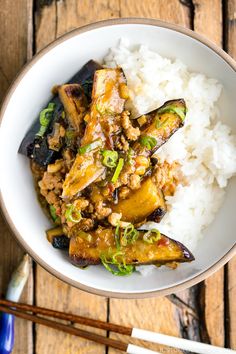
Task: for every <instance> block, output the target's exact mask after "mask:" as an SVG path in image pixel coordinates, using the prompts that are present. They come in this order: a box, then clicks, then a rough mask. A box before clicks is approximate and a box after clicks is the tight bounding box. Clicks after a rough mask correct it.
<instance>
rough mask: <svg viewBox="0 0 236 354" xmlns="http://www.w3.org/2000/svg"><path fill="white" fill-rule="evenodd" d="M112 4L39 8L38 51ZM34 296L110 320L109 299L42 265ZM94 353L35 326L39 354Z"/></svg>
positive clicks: (104, 14)
mask: <svg viewBox="0 0 236 354" xmlns="http://www.w3.org/2000/svg"><path fill="white" fill-rule="evenodd" d="M42 3H43V2H41V4H42ZM112 3H113V4H116V2H115V1H113V2H112V1H94V2H92V1H88V2H87V1H86V2H85V1H72V0H68V1H63V2H62V1H61V2H57V1H52V2H51V4H50V6H43V7H38V8H37V12H36V14H35V23H36V34H35V38H36V50H37V51H38V50H40V49H42V48H43V47H44V46H45V45H47V44H48V43H50V42H51V41H52V40H54V39H55V38H57V37H58V36H60V35H62V34H63V33H65V32H67V31H69V30H71V29H73V28H75V27H79V26H82V25H83V24H86V23H88V22H93V21H95V20H98V19H104V18H108V17H110V16H111V12H112V11H113V10H112V6H113V4H112ZM114 11H115V10H114ZM114 14H115V12H114ZM97 16H99V17H97ZM45 28H46V29H47V30H45ZM49 247H50V245H49ZM45 289H46V291H45ZM35 297H36V303H37V305H40V306H46V307H49V308H55V309H57V310H62V311H71V312H73V313H77V314H81V315H84V316H88V317H94V318H98V319H101V320H106V318H107V299H105V298H102V297H98V296H95V295H89V294H86V293H84V292H82V291H79V290H77V289H75V288H72V287H70V286H68V285H66V284H64V283H63V282H61V281H59V280H57V279H56V278H54V277H53V276H51V275H50V274H49V273H47V272H46V271H45V270H43V269H42V268H41V267H39V266H37V270H36V294H35ZM98 332H100V333H103V334H104V332H101V331H98ZM95 352H96V353H97V354H105V347H104V346H99V345H97V344H94V343H92V342H89V341H86V340H82V339H80V338H75V337H72V336H69V335H65V334H63V333H59V332H57V331H55V330H52V329H46V328H43V327H42V326H37V327H36V353H37V354H55V353H60V354H64V353H65V354H72V353H73V354H74V353H77V354H82V353H84V354H89V353H91V354H93V353H95Z"/></svg>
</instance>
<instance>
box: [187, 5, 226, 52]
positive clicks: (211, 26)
mask: <svg viewBox="0 0 236 354" xmlns="http://www.w3.org/2000/svg"><path fill="white" fill-rule="evenodd" d="M193 4H194V30H195V31H196V32H198V33H200V34H203V35H205V36H206V37H207V38H209V39H211V40H212V41H213V42H214V43H216V44H217V45H219V46H221V45H222V4H221V0H193Z"/></svg>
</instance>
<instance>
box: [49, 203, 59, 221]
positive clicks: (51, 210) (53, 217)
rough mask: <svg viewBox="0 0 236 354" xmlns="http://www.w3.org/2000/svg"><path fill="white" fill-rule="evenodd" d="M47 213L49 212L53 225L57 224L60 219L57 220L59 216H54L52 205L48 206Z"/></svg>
mask: <svg viewBox="0 0 236 354" xmlns="http://www.w3.org/2000/svg"><path fill="white" fill-rule="evenodd" d="M49 211H50V214H51V217H52V220H53V221H54V222H55V223H59V221H60V218H59V216H58V215H57V214H56V208H55V207H54V206H53V205H49Z"/></svg>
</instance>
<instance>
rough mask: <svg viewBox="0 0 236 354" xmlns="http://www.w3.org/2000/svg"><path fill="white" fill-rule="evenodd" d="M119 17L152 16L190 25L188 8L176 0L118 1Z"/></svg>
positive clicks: (185, 25)
mask: <svg viewBox="0 0 236 354" xmlns="http://www.w3.org/2000/svg"><path fill="white" fill-rule="evenodd" d="M120 15H121V17H152V18H157V19H160V20H163V21H168V22H173V23H175V24H178V25H181V26H184V27H190V24H191V15H190V8H189V7H187V6H184V5H183V4H182V3H181V1H178V0H169V1H166V0H159V1H156V0H149V1H143V0H135V1H133V0H123V1H121V2H120Z"/></svg>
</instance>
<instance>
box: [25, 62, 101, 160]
mask: <svg viewBox="0 0 236 354" xmlns="http://www.w3.org/2000/svg"><path fill="white" fill-rule="evenodd" d="M101 68H102V66H101V65H100V64H98V63H96V62H95V61H94V60H90V61H88V62H87V63H86V64H85V65H84V66H83V67H82V68H81V69H80V70H79V71H78V73H77V74H75V75H74V76H73V77H72V78H71V79H70V80H69V82H68V84H79V85H81V86H82V88H83V90H84V93H85V95H86V97H87V100H88V102H89V101H91V92H92V83H93V76H94V73H95V71H96V70H98V69H101ZM50 103H51V104H53V105H54V110H53V112H52V113H53V114H52V116H51V117H50V122H49V124H48V126H47V129H46V131H45V132H44V135H43V136H38V135H37V133H38V132H39V131H40V127H41V124H40V120H39V119H37V120H36V121H35V122H34V123H33V125H32V126H31V128H30V129H29V131H28V132H27V134H26V136H25V137H24V139H23V140H22V142H21V145H20V147H19V150H18V152H19V153H20V154H23V155H25V156H27V157H29V158H31V159H34V160H35V162H37V163H38V164H39V165H41V166H47V165H48V164H49V163H53V162H54V161H55V160H56V159H57V158H58V155H59V154H58V151H57V150H53V149H50V147H49V144H48V141H47V140H48V139H47V138H48V136H50V135H51V134H52V133H53V129H54V124H55V123H59V124H60V123H61V124H63V112H64V107H63V104H62V103H61V101H60V99H59V97H58V96H54V97H53V98H52V99H51V100H50V101H49V103H48V104H50ZM47 106H48V105H47Z"/></svg>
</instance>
